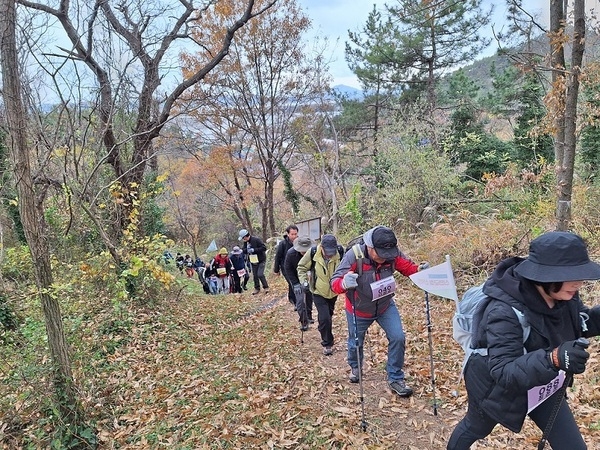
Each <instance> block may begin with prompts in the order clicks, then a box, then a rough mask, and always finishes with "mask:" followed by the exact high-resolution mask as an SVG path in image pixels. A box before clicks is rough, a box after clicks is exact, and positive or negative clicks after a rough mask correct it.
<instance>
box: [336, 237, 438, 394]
mask: <svg viewBox="0 0 600 450" xmlns="http://www.w3.org/2000/svg"><path fill="white" fill-rule="evenodd" d="M363 241H364V243H363V244H357V245H358V248H357V247H353V248H352V249H349V250H348V251H347V252H346V253H345V254H344V257H343V258H342V261H341V263H340V265H339V266H338V268H337V269H336V271H335V272H334V274H333V276H332V278H331V289H332V290H333V292H335V293H336V294H346V305H345V306H346V319H347V322H348V365H349V366H350V382H351V383H359V382H361V380H362V370H361V369H362V362H363V343H364V340H365V333H366V332H367V329H368V328H369V326H371V324H372V323H373V322H377V323H378V324H379V325H380V326H381V328H383V330H384V331H385V335H386V337H387V339H388V357H387V366H386V370H387V381H388V385H389V387H390V389H391V390H392V392H394V393H396V394H397V395H399V396H400V397H410V396H411V395H412V393H413V390H412V389H411V388H410V387H409V386H408V385H407V384H406V381H405V378H404V370H403V367H404V352H405V345H406V342H405V341H406V338H405V335H404V330H403V328H402V320H401V317H400V313H399V312H398V308H397V307H396V303H395V301H394V293H395V291H396V281H395V279H394V272H395V271H398V272H400V273H401V274H402V275H404V276H407V277H408V276H409V275H412V274H413V273H416V272H418V271H419V270H421V269H424V268H426V267H429V264H428V263H422V264H421V265H417V264H415V263H414V262H412V261H411V260H410V259H409V258H408V257H407V256H405V255H404V254H403V253H402V252H401V251H400V250H399V249H398V240H397V239H396V235H395V234H394V231H393V230H392V229H391V228H388V227H385V226H376V227H374V228H371V229H370V230H369V231H367V232H366V233H365V234H364V236H363Z"/></svg>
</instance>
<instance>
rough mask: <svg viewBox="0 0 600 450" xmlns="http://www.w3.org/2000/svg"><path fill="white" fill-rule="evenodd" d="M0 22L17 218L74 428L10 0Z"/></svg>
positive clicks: (75, 407) (78, 417) (75, 406)
mask: <svg viewBox="0 0 600 450" xmlns="http://www.w3.org/2000/svg"><path fill="white" fill-rule="evenodd" d="M0 23H1V27H0V32H1V39H2V41H1V46H0V56H1V66H2V79H3V82H4V90H3V94H4V103H5V106H6V117H7V122H8V132H9V141H8V145H9V147H10V151H11V159H12V164H13V166H14V173H15V180H16V188H17V193H18V198H19V214H20V216H21V221H22V223H23V228H24V231H25V236H26V239H27V244H28V245H29V249H30V252H31V257H32V260H33V268H34V274H35V280H36V286H37V290H38V295H39V296H40V299H41V303H42V309H43V312H44V318H45V322H46V333H47V335H48V346H49V348H50V355H51V358H52V363H53V365H54V387H55V393H56V396H57V399H58V404H59V409H60V412H61V415H62V419H63V420H64V421H65V422H66V423H72V424H73V423H78V422H80V421H82V420H83V414H82V411H81V406H80V403H79V401H78V399H77V396H76V390H75V386H74V382H73V374H72V371H71V361H70V358H69V352H68V346H67V342H66V339H65V333H64V329H63V323H62V316H61V312H60V307H59V304H58V301H57V300H56V299H55V298H53V297H52V295H51V291H52V282H53V279H52V278H53V277H52V268H51V265H50V255H49V250H48V242H47V239H46V236H47V233H45V229H46V221H45V219H44V209H43V196H42V195H39V194H38V193H36V192H35V189H34V184H33V179H32V175H31V163H30V159H29V149H28V148H27V135H26V120H25V110H24V107H23V102H22V99H21V85H20V83H21V77H20V73H19V64H18V60H17V46H16V31H15V23H16V12H15V1H14V0H0ZM36 194H37V195H36Z"/></svg>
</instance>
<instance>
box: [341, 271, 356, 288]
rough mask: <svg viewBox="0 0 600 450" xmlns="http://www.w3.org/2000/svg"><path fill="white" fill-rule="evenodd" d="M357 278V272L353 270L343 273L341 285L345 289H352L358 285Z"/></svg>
mask: <svg viewBox="0 0 600 450" xmlns="http://www.w3.org/2000/svg"><path fill="white" fill-rule="evenodd" d="M357 278H358V274H357V273H354V272H348V273H347V274H346V275H344V279H343V280H342V287H343V288H344V289H345V290H346V291H347V290H348V289H354V288H355V287H357V286H358V283H357V281H356V279H357Z"/></svg>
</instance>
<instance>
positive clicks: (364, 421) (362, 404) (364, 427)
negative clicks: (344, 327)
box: [349, 289, 367, 431]
mask: <svg viewBox="0 0 600 450" xmlns="http://www.w3.org/2000/svg"><path fill="white" fill-rule="evenodd" d="M349 292H350V294H351V295H352V299H353V301H352V315H353V317H354V345H355V346H356V359H357V361H358V389H359V391H360V407H361V410H362V420H361V424H360V426H361V429H362V430H363V431H367V419H366V416H365V396H364V394H363V392H364V391H363V379H362V361H361V358H360V348H359V339H358V321H357V320H356V307H355V302H356V298H355V297H354V289H351V290H350V291H349Z"/></svg>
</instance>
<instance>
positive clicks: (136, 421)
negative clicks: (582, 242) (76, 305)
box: [0, 278, 600, 450]
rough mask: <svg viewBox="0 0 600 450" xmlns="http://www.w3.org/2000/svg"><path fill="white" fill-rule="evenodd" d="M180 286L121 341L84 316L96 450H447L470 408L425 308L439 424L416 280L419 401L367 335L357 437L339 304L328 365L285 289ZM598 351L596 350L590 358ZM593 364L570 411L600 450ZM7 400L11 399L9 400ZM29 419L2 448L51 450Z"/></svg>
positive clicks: (406, 295)
mask: <svg viewBox="0 0 600 450" xmlns="http://www.w3.org/2000/svg"><path fill="white" fill-rule="evenodd" d="M182 281H183V284H184V286H185V288H184V290H183V291H182V292H181V294H180V297H179V299H178V300H176V301H158V302H157V303H156V304H153V305H152V306H147V307H141V306H137V307H136V306H134V305H131V304H130V305H129V306H128V307H127V308H126V309H125V310H123V311H122V313H121V316H120V318H119V322H118V323H119V324H121V328H118V327H115V317H112V316H111V314H106V313H100V312H99V311H100V310H101V309H102V308H100V306H101V305H97V304H95V305H87V306H84V304H82V305H81V308H82V309H81V310H80V311H79V313H80V314H81V317H89V319H87V321H89V322H88V323H86V324H84V328H85V329H86V330H87V331H86V333H85V335H84V342H83V343H82V344H84V345H88V346H90V348H96V349H97V351H98V353H99V354H102V355H104V356H102V357H100V356H94V357H92V358H91V359H89V358H88V359H85V360H79V361H78V363H77V370H76V372H77V374H78V376H77V378H78V379H80V380H81V381H82V382H83V383H84V385H83V389H82V397H83V398H84V399H85V403H86V405H85V406H86V409H87V410H88V411H89V412H90V413H91V415H92V420H93V422H94V423H95V424H96V426H97V431H98V433H99V439H100V445H99V448H100V449H114V448H119V449H122V450H124V449H129V450H133V449H160V448H169V449H286V448H287V449H307V450H308V449H371V450H372V449H400V450H401V449H406V450H416V449H418V450H433V449H443V448H445V441H446V439H447V438H448V436H449V434H450V433H451V431H452V429H453V426H454V425H455V424H456V423H457V421H458V420H459V419H460V418H461V417H462V415H463V413H464V411H465V407H466V395H465V389H464V385H463V384H462V383H459V374H460V365H461V361H462V353H461V350H460V348H459V347H458V345H457V344H456V343H455V342H454V341H453V340H452V338H451V317H452V314H453V311H454V304H453V302H451V301H447V300H442V299H440V298H437V297H433V296H432V298H431V299H430V309H431V317H432V325H433V329H432V330H433V331H432V348H431V355H433V362H434V371H435V380H436V386H435V398H436V399H437V404H438V405H439V406H438V408H437V415H434V413H433V407H432V405H433V398H434V392H433V389H432V383H431V373H430V372H431V371H430V361H431V360H430V348H429V345H428V331H427V327H426V326H425V303H424V296H423V293H422V292H421V291H419V290H418V289H416V288H414V287H413V286H412V285H411V284H410V283H409V281H408V280H407V279H402V280H401V281H400V285H399V289H398V291H397V299H398V300H397V301H398V304H399V307H400V310H401V312H402V315H403V320H404V326H405V330H406V334H407V355H406V372H407V377H408V381H409V383H410V385H411V386H412V387H413V388H414V390H415V395H414V396H413V397H412V398H410V399H400V398H398V397H396V396H395V395H393V394H392V393H391V392H390V391H389V390H388V389H387V387H386V382H385V379H384V376H385V371H384V365H385V361H386V340H385V336H384V335H383V333H382V331H381V329H380V328H379V327H377V326H373V327H371V329H370V331H369V334H368V337H367V340H366V345H365V359H366V361H365V373H364V401H365V403H364V411H365V412H364V414H365V419H366V422H367V429H366V431H362V429H361V420H362V413H361V404H360V395H359V386H358V385H356V384H350V383H349V382H348V381H347V376H348V366H347V364H346V362H345V352H346V324H345V317H344V313H343V306H342V302H341V301H339V302H338V304H337V308H336V315H335V317H334V334H335V336H336V339H337V342H336V345H335V353H334V354H333V356H331V357H325V356H323V355H322V353H321V346H320V339H319V334H318V332H317V330H316V329H315V325H312V326H311V327H310V329H309V331H308V332H306V333H304V335H303V336H301V334H300V331H299V329H298V324H297V315H296V313H295V312H294V311H293V310H292V308H291V306H290V305H289V303H288V302H287V300H286V296H285V292H286V288H285V286H283V282H282V279H280V278H278V279H276V280H275V279H273V280H270V281H271V284H272V290H271V293H269V294H267V295H264V296H262V297H260V296H252V295H250V293H249V292H250V291H248V292H246V293H244V294H241V295H233V294H231V295H228V296H218V297H215V296H207V295H204V294H203V293H201V290H200V289H199V284H198V283H197V282H196V281H195V280H182ZM84 309H88V311H85V310H84ZM92 310H95V314H93V315H92V314H91V312H92ZM110 323H112V324H113V326H112V327H111V328H108V327H107V325H108V324H110ZM109 330H110V331H109ZM597 350H598V345H597V343H596V342H595V343H594V344H593V349H592V351H591V352H592V354H597ZM592 364H593V365H594V368H593V370H592V369H590V370H588V371H587V372H586V373H585V374H584V375H581V376H577V381H576V385H575V388H574V389H573V390H572V391H571V392H570V393H569V397H570V399H571V400H570V402H571V404H573V405H575V407H574V409H575V414H576V418H577V421H578V423H579V424H580V426H581V428H582V431H583V433H584V435H585V438H586V440H587V442H588V444H589V445H590V448H600V433H599V432H598V431H597V430H598V422H597V417H598V416H597V412H598V410H597V409H596V407H597V405H598V401H600V392H599V391H598V388H597V387H596V383H595V381H594V380H596V379H597V377H598V375H600V367H599V364H598V358H597V357H593V359H592ZM4 386H6V385H4ZM5 388H6V387H3V388H2V390H0V392H1V393H2V395H3V396H12V395H13V393H12V392H5V391H4V389H5ZM3 391H4V392H3ZM20 405H21V406H19V404H16V405H15V410H13V411H11V412H5V414H4V416H3V418H2V422H3V424H4V425H3V426H2V428H1V433H2V434H0V436H1V437H2V448H3V449H17V448H23V447H24V445H25V443H26V442H29V443H30V446H29V447H28V448H44V445H43V442H41V441H36V440H35V437H34V435H32V434H31V433H29V432H28V429H29V427H32V426H34V425H35V424H36V423H37V422H36V420H37V419H36V417H34V416H32V417H30V418H29V419H28V420H27V418H25V420H21V421H20V422H19V423H20V426H19V427H16V426H15V425H16V423H17V422H14V420H16V416H14V415H13V414H14V412H15V411H16V410H17V409H18V408H25V406H24V405H25V403H20ZM20 412H21V413H23V411H22V410H21V411H20ZM25 437H26V438H25ZM539 438H540V432H539V430H537V429H536V428H535V427H534V426H533V425H532V424H531V423H530V422H527V423H526V426H525V428H524V431H523V432H522V433H521V434H518V435H516V434H513V433H510V432H507V431H506V430H504V429H502V428H497V429H496V430H495V431H494V432H493V434H492V435H491V436H490V437H489V438H488V439H486V440H485V441H483V442H481V443H480V444H479V445H478V446H477V447H476V448H477V449H479V450H481V449H500V448H502V449H504V448H533V447H534V446H535V445H536V443H537V441H538V440H539ZM31 445H33V446H34V447H31Z"/></svg>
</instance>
